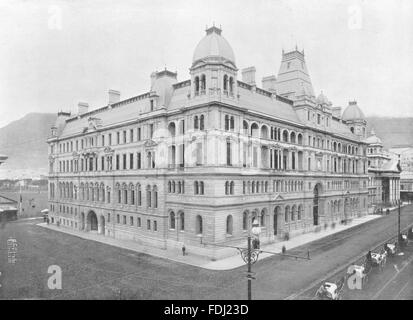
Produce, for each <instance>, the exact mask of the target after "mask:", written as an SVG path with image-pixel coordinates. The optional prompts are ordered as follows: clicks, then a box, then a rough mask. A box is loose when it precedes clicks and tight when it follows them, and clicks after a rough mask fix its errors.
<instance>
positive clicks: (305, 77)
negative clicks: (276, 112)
mask: <svg viewBox="0 0 413 320" xmlns="http://www.w3.org/2000/svg"><path fill="white" fill-rule="evenodd" d="M276 90H277V94H279V95H280V96H283V97H285V98H288V99H291V100H296V98H297V97H298V96H302V95H305V96H307V97H314V90H313V85H312V83H311V79H310V75H309V73H308V70H307V65H306V63H305V59H304V50H303V51H298V50H297V47H296V48H295V50H293V51H291V52H284V50H283V52H282V60H281V65H280V70H279V72H278V77H277V82H276Z"/></svg>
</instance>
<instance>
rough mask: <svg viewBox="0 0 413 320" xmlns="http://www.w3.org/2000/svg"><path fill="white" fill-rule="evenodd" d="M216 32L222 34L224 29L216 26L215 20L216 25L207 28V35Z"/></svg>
mask: <svg viewBox="0 0 413 320" xmlns="http://www.w3.org/2000/svg"><path fill="white" fill-rule="evenodd" d="M214 32H215V33H216V34H218V35H221V32H222V30H221V29H220V28H218V27H215V22H214V25H213V26H212V27H211V28H208V29H206V33H207V35H208V34H211V33H214Z"/></svg>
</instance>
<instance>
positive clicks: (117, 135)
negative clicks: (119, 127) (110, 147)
mask: <svg viewBox="0 0 413 320" xmlns="http://www.w3.org/2000/svg"><path fill="white" fill-rule="evenodd" d="M116 144H120V132H116Z"/></svg>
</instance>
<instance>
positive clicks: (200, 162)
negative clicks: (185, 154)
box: [196, 143, 202, 166]
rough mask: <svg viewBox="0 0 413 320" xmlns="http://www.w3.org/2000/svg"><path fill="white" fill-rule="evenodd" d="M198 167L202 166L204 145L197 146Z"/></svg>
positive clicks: (198, 144)
mask: <svg viewBox="0 0 413 320" xmlns="http://www.w3.org/2000/svg"><path fill="white" fill-rule="evenodd" d="M196 165H197V166H201V165H202V143H197V144H196Z"/></svg>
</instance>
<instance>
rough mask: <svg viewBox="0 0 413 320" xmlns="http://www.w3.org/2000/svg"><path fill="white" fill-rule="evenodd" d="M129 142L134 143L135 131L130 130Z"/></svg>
mask: <svg viewBox="0 0 413 320" xmlns="http://www.w3.org/2000/svg"><path fill="white" fill-rule="evenodd" d="M129 142H133V129H130V130H129Z"/></svg>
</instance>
